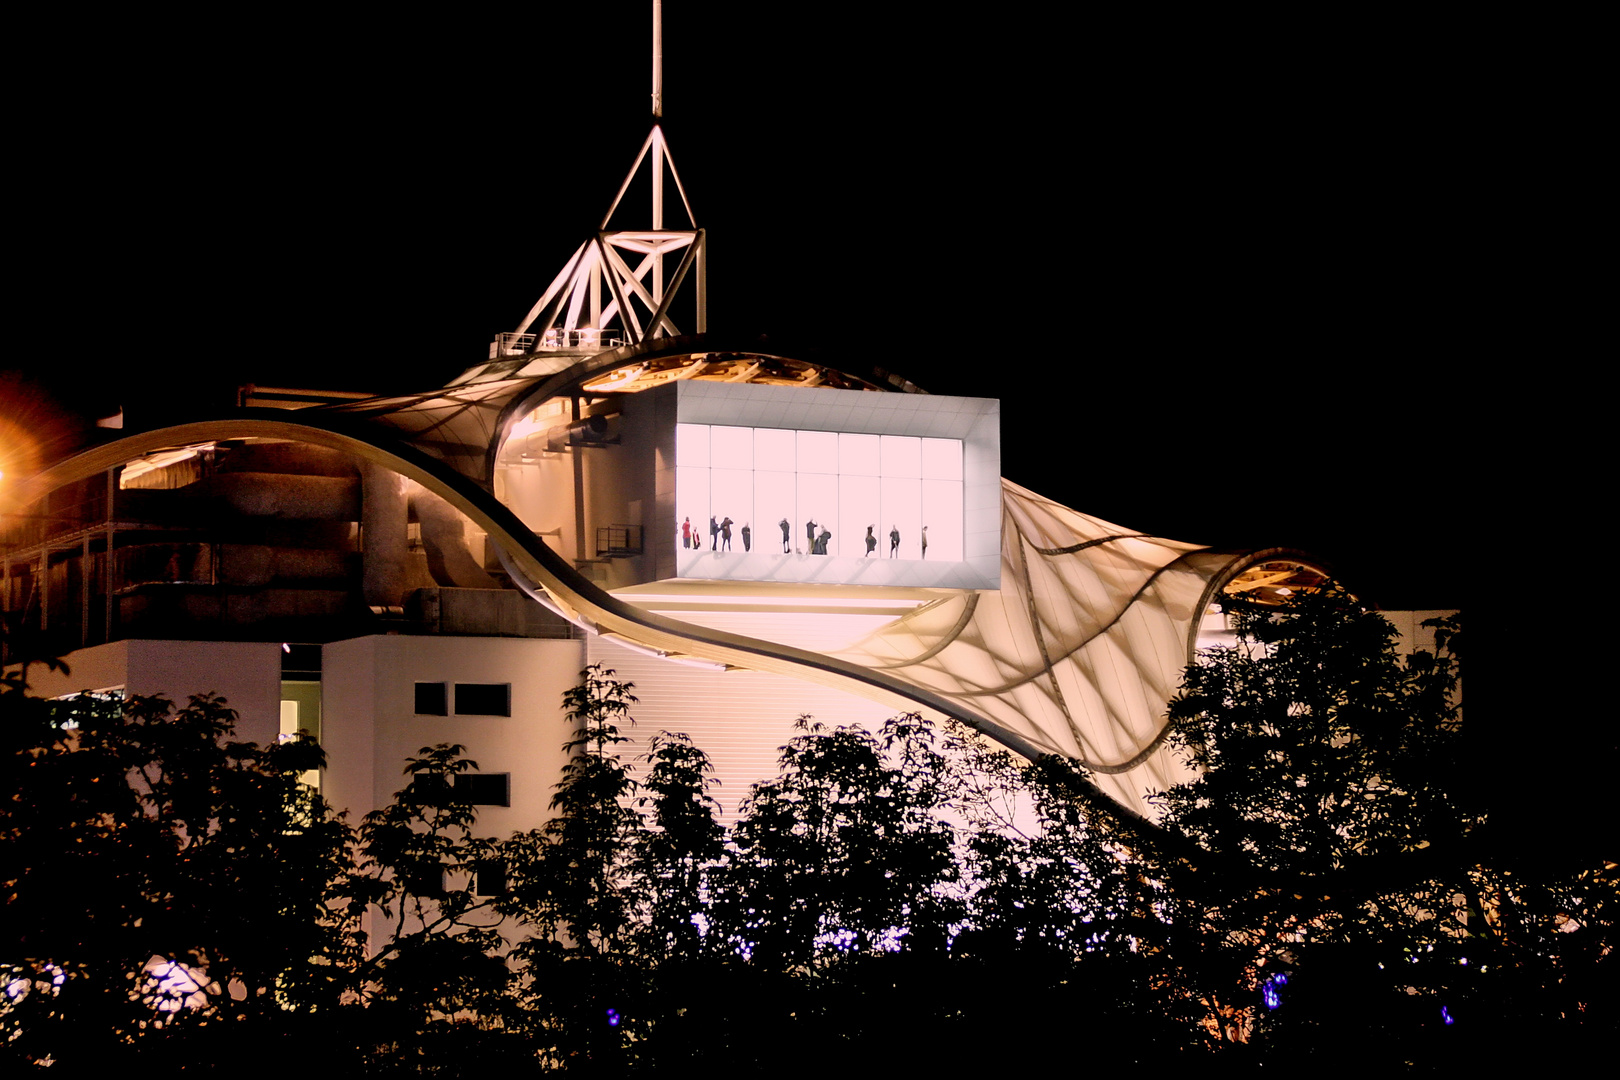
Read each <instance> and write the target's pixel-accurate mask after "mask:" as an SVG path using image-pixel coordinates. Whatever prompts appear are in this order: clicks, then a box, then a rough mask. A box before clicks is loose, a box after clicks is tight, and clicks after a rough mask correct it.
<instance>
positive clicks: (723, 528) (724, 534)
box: [720, 518, 731, 551]
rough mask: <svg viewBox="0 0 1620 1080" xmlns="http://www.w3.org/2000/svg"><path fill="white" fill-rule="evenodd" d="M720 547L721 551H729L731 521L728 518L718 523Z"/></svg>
mask: <svg viewBox="0 0 1620 1080" xmlns="http://www.w3.org/2000/svg"><path fill="white" fill-rule="evenodd" d="M720 546H721V547H722V548H723V549H725V550H726V551H730V550H731V519H730V518H726V520H724V521H722V522H721V523H720Z"/></svg>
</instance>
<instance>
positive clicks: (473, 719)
mask: <svg viewBox="0 0 1620 1080" xmlns="http://www.w3.org/2000/svg"><path fill="white" fill-rule="evenodd" d="M584 666H585V657H584V646H583V644H582V643H581V642H578V641H570V640H561V641H559V640H540V639H530V638H476V637H437V636H424V637H409V636H402V635H395V636H384V635H374V636H369V637H363V638H353V639H351V640H348V641H337V642H333V643H331V644H329V645H327V646H326V647H325V648H324V650H323V652H322V667H323V669H324V670H323V673H322V675H323V680H322V681H323V685H322V709H323V717H322V720H323V724H322V726H323V739H322V743H323V745H324V746H325V748H326V753H327V771H326V774H325V776H324V777H323V780H322V791H323V793H324V794H325V795H326V797H327V799H328V800H329V801H331V803H332V804H333V805H334V806H335V807H337V808H338V809H340V810H341V809H347V810H349V811H350V821H351V822H355V823H357V822H358V821H359V819H360V818H361V817H362V816H364V815H365V814H366V813H367V812H368V811H370V810H373V809H376V808H377V807H379V806H384V805H387V804H388V803H389V802H391V801H392V799H393V795H394V792H396V791H398V790H399V789H400V788H402V787H404V786H405V774H404V768H405V761H406V759H407V758H410V757H416V756H418V754H419V751H420V750H421V749H422V748H423V747H425V746H433V745H435V744H438V743H461V744H462V745H463V746H465V747H466V748H467V756H468V757H470V758H472V759H473V760H474V761H476V762H478V765H479V771H480V772H490V773H499V772H504V773H510V774H511V797H512V805H511V806H510V807H498V806H486V807H480V809H479V826H478V827H479V831H480V833H482V834H484V835H488V836H505V835H507V834H509V833H512V832H514V831H519V830H523V829H531V828H538V827H539V826H540V825H541V824H543V823H544V821H545V820H546V818H547V816H548V814H549V811H548V809H547V807H548V804H549V803H550V801H551V796H552V788H553V785H555V784H556V783H557V781H558V780H559V779H561V776H562V768H563V764H564V758H563V753H562V743H563V741H564V739H565V738H566V736H567V725H566V722H565V721H564V719H563V709H562V695H563V692H564V691H566V690H567V689H568V688H569V687H572V686H574V685H575V684H577V683H578V681H579V673H580V670H581V669H582V668H583V667H584ZM418 682H444V683H450V684H452V690H451V695H452V699H453V694H454V690H453V684H455V683H458V682H462V683H510V684H511V687H512V715H511V716H509V717H498V716H455V715H451V716H417V715H416V713H415V692H416V683H418ZM452 708H453V700H452Z"/></svg>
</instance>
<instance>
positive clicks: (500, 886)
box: [472, 859, 506, 896]
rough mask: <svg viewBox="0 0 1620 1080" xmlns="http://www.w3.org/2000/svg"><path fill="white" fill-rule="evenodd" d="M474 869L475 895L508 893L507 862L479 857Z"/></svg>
mask: <svg viewBox="0 0 1620 1080" xmlns="http://www.w3.org/2000/svg"><path fill="white" fill-rule="evenodd" d="M472 870H473V893H474V895H476V896H505V895H506V864H505V863H504V862H502V861H501V860H500V859H479V860H478V861H477V862H475V863H473V864H472Z"/></svg>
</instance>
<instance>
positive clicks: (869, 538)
mask: <svg viewBox="0 0 1620 1080" xmlns="http://www.w3.org/2000/svg"><path fill="white" fill-rule="evenodd" d="M875 528H877V526H876V525H868V526H867V527H866V555H862V556H861V558H863V559H864V558H866V556H867V555H870V554H872V552H874V551H876V550H877V537H875V536H873V535H872V530H873V529H875Z"/></svg>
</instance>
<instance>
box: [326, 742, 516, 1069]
mask: <svg viewBox="0 0 1620 1080" xmlns="http://www.w3.org/2000/svg"><path fill="white" fill-rule="evenodd" d="M463 753H464V748H463V747H461V746H459V745H457V744H453V743H452V744H444V743H441V744H439V745H437V746H427V747H423V748H422V749H421V750H419V751H418V755H419V756H417V757H414V758H409V759H407V760H406V763H405V770H404V772H405V775H407V776H408V777H410V780H409V781H408V782H407V783H406V785H405V787H404V788H402V789H401V790H399V791H397V792H395V793H394V800H393V802H392V803H390V804H389V805H388V806H385V807H383V808H382V809H380V810H375V811H372V812H371V813H369V814H367V815H366V817H365V820H364V821H363V822H362V824H361V826H360V830H359V838H360V858H359V865H358V867H357V870H356V872H355V873H354V874H353V875H352V876H351V877H350V879H349V889H348V903H347V911H348V914H349V917H350V918H351V919H352V920H353V921H354V922H356V923H358V922H359V921H360V920H361V918H362V917H363V916H364V915H365V914H366V912H367V911H368V910H370V911H372V912H374V913H375V918H376V919H377V925H379V927H380V929H381V930H382V932H381V933H379V934H378V940H377V941H376V942H375V944H374V946H373V947H372V948H371V949H370V950H369V952H370V955H369V956H368V957H367V958H366V959H365V960H364V961H362V962H360V963H358V964H356V965H355V969H354V982H355V986H356V991H357V1002H358V1003H360V1004H363V1005H364V1006H365V1007H366V1008H365V1010H364V1013H363V1016H364V1024H363V1031H364V1033H365V1035H366V1036H367V1042H368V1043H369V1046H368V1056H369V1057H371V1058H372V1059H373V1060H376V1059H378V1058H381V1059H382V1060H385V1061H392V1062H395V1063H397V1064H400V1065H407V1064H408V1065H409V1066H410V1067H412V1068H415V1069H427V1070H429V1071H435V1070H442V1069H444V1068H447V1067H450V1066H451V1065H453V1064H454V1063H457V1062H463V1063H464V1062H465V1061H466V1060H467V1058H468V1054H467V1052H466V1047H467V1044H468V1043H469V1042H474V1043H489V1042H498V1041H500V1040H499V1036H500V1035H501V1034H502V1033H504V1031H505V1028H506V1023H507V1021H508V1019H509V1017H510V1013H511V1009H510V1006H509V1002H508V994H509V993H510V991H511V988H512V983H513V976H512V972H511V971H510V969H509V968H508V967H507V965H506V962H505V960H504V958H503V954H504V952H505V950H506V947H507V941H506V938H505V937H504V936H503V935H502V934H501V930H500V924H501V916H500V914H499V913H498V912H497V911H496V910H495V900H494V898H493V897H489V896H482V895H480V894H479V893H478V892H477V890H476V887H475V886H476V884H477V873H478V871H479V869H480V868H481V867H485V866H487V865H489V864H490V863H492V862H493V861H495V860H496V859H497V852H498V848H497V846H496V844H495V842H494V841H493V840H490V839H487V838H481V837H478V836H475V835H474V834H473V827H474V825H475V824H476V821H477V811H476V810H475V809H474V808H473V805H472V803H470V802H468V801H467V799H466V798H465V797H464V796H461V795H458V793H457V791H458V788H457V785H456V778H457V777H459V776H461V775H463V774H465V773H467V772H470V771H473V770H476V769H477V768H478V763H477V762H475V761H471V760H469V759H467V758H466V757H464V756H463ZM489 1050H490V1048H488V1047H485V1048H484V1051H483V1052H489ZM495 1050H496V1051H497V1052H498V1050H499V1047H497V1048H495Z"/></svg>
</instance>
